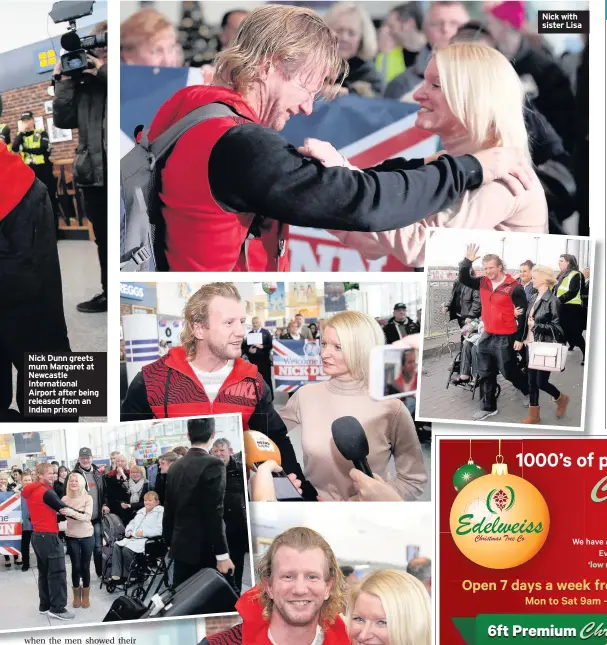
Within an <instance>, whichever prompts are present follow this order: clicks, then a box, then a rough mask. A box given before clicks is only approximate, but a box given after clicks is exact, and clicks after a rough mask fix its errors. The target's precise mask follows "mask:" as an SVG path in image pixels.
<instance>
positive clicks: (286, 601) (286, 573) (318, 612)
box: [200, 527, 350, 645]
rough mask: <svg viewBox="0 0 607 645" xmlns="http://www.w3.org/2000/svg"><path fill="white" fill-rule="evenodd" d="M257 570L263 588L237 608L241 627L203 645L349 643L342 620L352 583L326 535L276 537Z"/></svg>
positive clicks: (303, 531) (300, 531)
mask: <svg viewBox="0 0 607 645" xmlns="http://www.w3.org/2000/svg"><path fill="white" fill-rule="evenodd" d="M256 569H257V578H258V579H259V581H260V582H259V584H258V585H257V586H255V587H253V589H251V590H250V591H247V593H245V594H244V595H243V596H242V597H241V598H240V600H239V601H238V603H237V604H236V609H237V610H238V613H239V614H240V616H241V617H242V620H243V622H242V624H240V625H236V626H235V627H233V628H232V629H229V630H228V631H225V632H220V633H218V634H213V635H212V636H208V637H207V638H205V639H204V640H203V641H202V643H200V645H238V644H240V643H246V645H350V639H349V637H348V634H347V632H346V626H345V624H344V622H343V620H342V619H341V617H340V616H339V613H340V612H341V611H342V610H343V608H344V606H345V594H346V590H347V585H346V582H345V579H344V576H343V574H342V572H341V570H340V568H339V565H338V563H337V560H336V558H335V555H334V553H333V551H332V550H331V547H330V546H329V545H328V544H327V542H326V541H325V539H324V538H323V537H322V536H321V535H319V534H318V533H316V532H315V531H312V530H311V529H308V528H305V527H295V528H291V529H288V530H287V531H285V532H284V533H281V534H280V535H278V536H277V537H276V538H274V541H273V542H272V544H271V546H270V548H269V549H268V550H267V551H266V552H265V553H264V554H263V556H262V557H261V559H260V560H259V562H258V563H257V565H256Z"/></svg>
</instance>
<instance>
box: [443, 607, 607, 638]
mask: <svg viewBox="0 0 607 645" xmlns="http://www.w3.org/2000/svg"><path fill="white" fill-rule="evenodd" d="M453 623H454V624H455V626H456V627H457V630H458V631H459V633H460V634H461V635H462V637H463V639H464V640H465V641H466V643H467V644H468V645H496V644H498V643H499V645H502V644H503V643H532V644H533V645H542V644H544V643H559V644H561V643H563V644H566V643H578V644H579V643H584V644H585V645H607V613H605V614H481V615H480V616H477V617H476V618H454V619H453Z"/></svg>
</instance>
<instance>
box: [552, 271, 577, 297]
mask: <svg viewBox="0 0 607 645" xmlns="http://www.w3.org/2000/svg"><path fill="white" fill-rule="evenodd" d="M581 275H582V274H581V273H577V272H576V273H574V274H573V275H572V276H571V280H570V281H569V289H568V290H567V291H566V293H564V294H563V295H562V296H559V297H558V298H559V300H560V301H561V303H562V304H566V303H568V302H569V301H570V300H572V299H573V298H575V297H576V296H577V294H578V292H579V291H580V288H581V284H582V283H581V281H580V278H581Z"/></svg>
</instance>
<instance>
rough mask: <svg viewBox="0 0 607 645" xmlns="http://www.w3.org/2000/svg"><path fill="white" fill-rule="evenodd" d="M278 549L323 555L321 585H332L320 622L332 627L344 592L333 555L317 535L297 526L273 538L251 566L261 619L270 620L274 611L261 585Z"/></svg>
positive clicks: (342, 581) (267, 574) (342, 579)
mask: <svg viewBox="0 0 607 645" xmlns="http://www.w3.org/2000/svg"><path fill="white" fill-rule="evenodd" d="M281 546H288V547H290V548H292V549H295V550H296V551H299V552H302V551H309V550H311V549H321V550H322V552H323V553H324V555H325V561H326V570H325V582H332V584H333V586H332V589H331V593H330V595H329V598H328V599H327V600H325V602H324V604H323V606H322V609H321V612H320V620H321V623H323V624H325V625H332V624H333V623H334V622H335V619H336V618H337V616H338V615H339V613H340V612H341V611H342V609H343V606H344V602H345V596H346V590H347V588H348V587H347V583H346V580H345V578H344V576H343V574H342V572H341V570H340V568H339V564H338V563H337V559H336V557H335V554H334V553H333V551H332V550H331V547H330V546H329V544H328V543H327V541H326V540H325V539H324V538H323V536H322V535H320V533H317V532H316V531H313V530H312V529H309V528H307V527H305V526H297V527H294V528H291V529H288V530H286V531H285V532H284V533H281V534H280V535H278V536H276V537H275V538H274V541H273V542H272V544H271V545H270V548H269V549H268V550H267V551H265V552H264V554H263V555H262V556H261V558H260V559H259V561H258V562H257V564H256V565H255V571H256V573H257V579H258V580H260V581H261V583H262V584H260V585H259V591H258V593H257V599H258V600H259V601H260V602H261V605H262V607H263V616H264V618H266V619H269V618H270V615H271V614H272V609H273V607H274V601H273V600H272V599H271V598H270V596H269V595H268V593H267V591H266V589H265V585H264V584H263V583H264V581H266V580H270V579H271V578H272V573H273V569H272V567H273V564H274V556H275V555H276V552H277V551H278V549H280V547H281Z"/></svg>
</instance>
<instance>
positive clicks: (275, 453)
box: [243, 430, 281, 468]
mask: <svg viewBox="0 0 607 645" xmlns="http://www.w3.org/2000/svg"><path fill="white" fill-rule="evenodd" d="M243 435H244V436H243V445H244V454H245V461H246V463H247V466H248V467H249V468H251V467H252V466H254V465H255V464H257V463H259V462H260V461H270V459H273V460H274V461H275V462H276V463H277V464H278V465H279V466H280V465H281V463H280V450H278V446H277V445H276V444H275V443H274V442H273V441H272V440H271V439H270V438H269V437H266V435H265V434H263V432H258V431H257V430H246V431H245V432H244V433H243Z"/></svg>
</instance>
